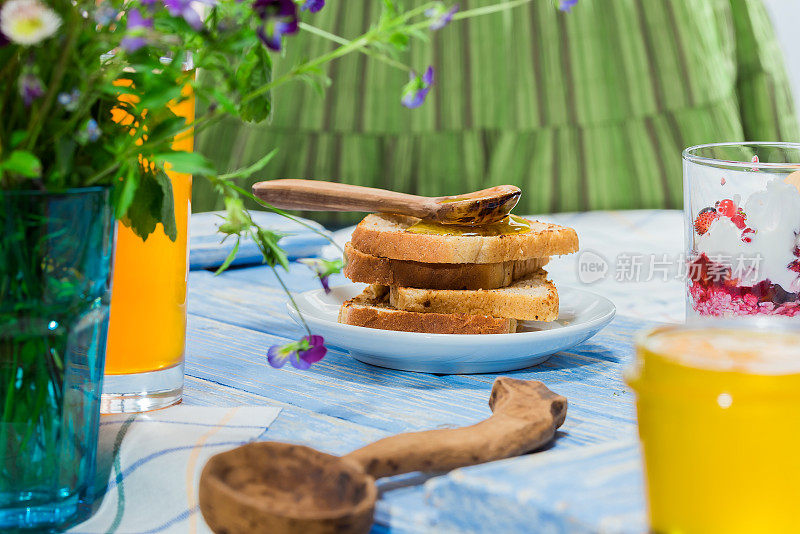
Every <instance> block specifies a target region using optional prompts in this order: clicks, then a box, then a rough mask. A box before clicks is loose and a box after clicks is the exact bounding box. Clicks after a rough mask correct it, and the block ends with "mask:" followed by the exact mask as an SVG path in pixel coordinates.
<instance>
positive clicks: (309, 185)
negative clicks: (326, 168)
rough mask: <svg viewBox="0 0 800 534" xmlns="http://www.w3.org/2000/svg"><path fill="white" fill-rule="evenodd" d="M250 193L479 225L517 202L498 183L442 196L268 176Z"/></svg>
mask: <svg viewBox="0 0 800 534" xmlns="http://www.w3.org/2000/svg"><path fill="white" fill-rule="evenodd" d="M253 194H254V195H255V196H257V197H258V198H260V199H261V200H263V201H264V202H267V203H268V204H271V205H273V206H275V207H276V208H280V209H287V210H307V211H369V212H380V213H399V214H401V215H411V216H413V217H419V218H420V219H426V220H430V221H436V222H439V223H442V224H461V225H479V224H486V223H491V222H496V221H499V220H500V219H502V218H504V217H505V216H506V215H508V214H509V212H511V210H512V209H513V208H514V206H516V205H517V202H519V197H520V195H521V194H522V191H521V190H520V188H519V187H516V186H513V185H498V186H496V187H490V188H489V189H483V190H481V191H475V192H474V193H466V194H464V195H456V196H448V197H421V196H417V195H408V194H405V193H397V192H395V191H387V190H385V189H375V188H372V187H361V186H358V185H347V184H339V183H335V182H322V181H318V180H295V179H286V180H271V181H268V182H258V183H257V184H255V185H253Z"/></svg>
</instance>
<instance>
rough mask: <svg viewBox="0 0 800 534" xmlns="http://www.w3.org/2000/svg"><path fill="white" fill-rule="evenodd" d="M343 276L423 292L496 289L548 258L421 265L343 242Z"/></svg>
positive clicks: (534, 268)
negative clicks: (431, 290)
mask: <svg viewBox="0 0 800 534" xmlns="http://www.w3.org/2000/svg"><path fill="white" fill-rule="evenodd" d="M344 256H345V258H346V260H347V262H346V265H345V268H344V275H345V276H346V277H347V278H349V279H350V280H352V281H353V282H364V283H367V284H382V285H385V286H403V287H419V288H423V289H496V288H498V287H506V286H507V285H510V284H511V283H512V282H514V281H515V280H519V279H520V278H524V277H526V276H528V275H530V274H533V273H534V272H536V271H537V270H539V269H541V268H542V267H544V266H545V265H547V262H548V261H550V258H531V259H529V260H515V261H504V262H501V263H420V262H418V261H409V260H392V259H389V258H380V257H378V256H372V255H370V254H364V253H363V252H360V251H358V250H356V248H355V247H354V246H353V245H352V244H350V243H346V244H345V246H344Z"/></svg>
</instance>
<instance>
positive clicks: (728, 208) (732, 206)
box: [717, 198, 737, 217]
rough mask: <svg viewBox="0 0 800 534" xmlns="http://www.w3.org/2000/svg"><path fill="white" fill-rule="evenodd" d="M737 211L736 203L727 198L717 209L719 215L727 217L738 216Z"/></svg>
mask: <svg viewBox="0 0 800 534" xmlns="http://www.w3.org/2000/svg"><path fill="white" fill-rule="evenodd" d="M736 210H737V206H736V203H735V202H734V201H733V200H730V199H727V198H726V199H725V200H723V201H722V202H720V203H719V206H718V207H717V211H718V212H719V214H720V215H723V216H725V217H733V216H734V215H736Z"/></svg>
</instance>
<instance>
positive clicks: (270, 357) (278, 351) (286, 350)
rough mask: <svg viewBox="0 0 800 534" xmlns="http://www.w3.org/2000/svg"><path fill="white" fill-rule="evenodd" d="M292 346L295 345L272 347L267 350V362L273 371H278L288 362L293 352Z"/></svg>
mask: <svg viewBox="0 0 800 534" xmlns="http://www.w3.org/2000/svg"><path fill="white" fill-rule="evenodd" d="M294 345H296V343H289V344H287V345H272V346H271V347H270V348H269V350H267V362H269V364H270V365H271V366H272V367H274V368H275V369H280V368H281V367H283V366H284V364H285V363H286V362H287V361H289V357H290V356H291V355H292V353H293V352H295V349H294Z"/></svg>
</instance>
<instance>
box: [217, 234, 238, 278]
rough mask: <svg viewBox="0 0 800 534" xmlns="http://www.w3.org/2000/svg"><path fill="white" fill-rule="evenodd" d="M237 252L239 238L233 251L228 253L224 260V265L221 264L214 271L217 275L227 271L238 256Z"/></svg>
mask: <svg viewBox="0 0 800 534" xmlns="http://www.w3.org/2000/svg"><path fill="white" fill-rule="evenodd" d="M237 252H239V239H237V240H236V244H235V245H233V250H231V253H230V254H228V257H227V258H225V261H224V262H222V265H220V266H219V269H217V270H216V271H214V274H215V275H218V274H221V273H223V272H224V271H225V269H227V268H228V267H230V266H231V263H233V260H234V259H235V258H236V253H237Z"/></svg>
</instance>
